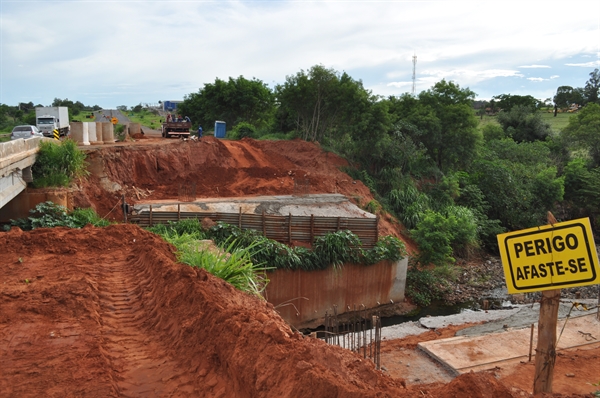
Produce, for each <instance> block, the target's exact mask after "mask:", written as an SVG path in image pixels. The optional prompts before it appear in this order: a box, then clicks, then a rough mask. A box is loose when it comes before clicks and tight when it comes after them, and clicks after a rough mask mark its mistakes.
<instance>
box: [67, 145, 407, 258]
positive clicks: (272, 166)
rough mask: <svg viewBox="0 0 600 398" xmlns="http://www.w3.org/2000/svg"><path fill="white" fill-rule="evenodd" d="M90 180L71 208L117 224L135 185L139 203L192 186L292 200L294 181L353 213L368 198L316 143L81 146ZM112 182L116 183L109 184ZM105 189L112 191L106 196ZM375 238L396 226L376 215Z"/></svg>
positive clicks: (206, 194)
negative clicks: (342, 201) (350, 206)
mask: <svg viewBox="0 0 600 398" xmlns="http://www.w3.org/2000/svg"><path fill="white" fill-rule="evenodd" d="M87 149H88V152H87V155H88V159H87V161H88V163H89V165H90V166H89V170H90V171H91V173H92V175H91V176H90V177H89V178H88V179H87V180H84V181H81V183H80V186H81V188H82V189H81V191H80V192H79V193H77V194H76V195H75V203H74V204H75V206H77V207H90V206H92V207H94V208H95V209H96V210H97V212H98V213H99V214H100V215H101V216H104V215H106V214H109V217H108V218H109V219H113V220H121V219H122V214H121V212H120V208H119V207H118V206H117V207H115V205H118V203H119V201H120V200H121V195H122V194H125V195H126V199H127V201H128V203H135V202H137V201H139V199H140V198H138V197H137V196H136V195H135V192H134V191H133V190H128V189H126V188H130V187H132V186H135V187H136V188H138V189H142V190H144V191H145V192H148V190H149V191H150V192H151V194H150V195H149V196H147V197H144V198H143V199H144V200H159V199H173V200H177V197H178V191H179V186H180V184H191V183H195V184H196V196H197V197H198V198H215V197H239V196H256V195H292V194H294V182H295V181H296V180H308V181H309V182H310V193H312V194H318V193H340V194H343V195H345V196H346V197H348V198H349V199H350V200H351V201H353V202H354V203H355V204H357V205H358V206H359V207H365V206H366V204H367V203H369V202H370V201H371V200H373V195H372V194H371V192H370V190H369V188H367V187H366V186H365V185H364V184H363V183H362V182H360V181H358V180H353V179H352V178H351V177H350V176H348V175H347V174H345V173H344V172H342V171H341V170H340V168H341V167H344V166H347V165H348V163H347V162H346V161H345V160H344V159H342V158H340V157H339V156H337V155H335V154H333V153H331V152H326V151H324V150H323V149H322V148H321V147H320V146H319V145H318V144H315V143H310V142H305V141H301V140H294V141H258V140H253V139H248V138H246V139H243V140H241V141H229V140H219V139H216V138H214V137H210V136H209V137H204V138H203V139H201V140H200V141H193V140H188V141H181V140H165V139H153V138H150V139H146V140H143V142H135V143H125V144H121V145H105V146H98V147H92V148H90V147H87ZM114 183H117V184H118V185H114ZM107 186H109V187H110V186H113V187H114V188H113V190H112V192H111V191H110V190H108V189H107V188H106V187H107ZM379 225H380V227H379V234H380V236H383V235H395V236H398V237H400V238H401V239H403V240H405V242H407V248H408V250H409V251H410V252H412V251H414V247H413V245H412V243H411V242H410V241H408V240H407V239H405V238H403V237H402V233H401V229H400V225H399V224H398V223H397V221H395V220H393V218H392V217H391V216H390V215H388V214H381V218H380V223H379Z"/></svg>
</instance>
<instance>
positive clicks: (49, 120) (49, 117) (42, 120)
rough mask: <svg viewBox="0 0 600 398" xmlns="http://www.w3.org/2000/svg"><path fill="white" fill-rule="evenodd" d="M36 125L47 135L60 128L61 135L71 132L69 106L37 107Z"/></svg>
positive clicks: (51, 134)
mask: <svg viewBox="0 0 600 398" xmlns="http://www.w3.org/2000/svg"><path fill="white" fill-rule="evenodd" d="M35 125H36V126H37V128H38V130H40V132H41V133H42V134H44V136H46V137H52V136H53V135H54V133H53V131H54V130H58V132H59V134H60V136H61V137H62V136H65V135H67V134H69V128H70V127H69V108H67V107H66V106H44V107H39V108H35Z"/></svg>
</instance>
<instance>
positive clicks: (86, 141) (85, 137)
mask: <svg viewBox="0 0 600 398" xmlns="http://www.w3.org/2000/svg"><path fill="white" fill-rule="evenodd" d="M81 124H82V125H83V134H82V138H81V143H82V144H83V145H90V132H89V130H88V127H89V125H90V124H89V123H88V122H82V123H81Z"/></svg>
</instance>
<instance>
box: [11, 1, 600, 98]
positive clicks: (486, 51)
mask: <svg viewBox="0 0 600 398" xmlns="http://www.w3.org/2000/svg"><path fill="white" fill-rule="evenodd" d="M0 15H1V32H0V33H1V37H0V41H1V43H0V44H1V46H0V67H1V68H0V84H1V87H0V103H5V104H8V105H17V104H18V103H19V102H29V101H32V102H33V103H34V104H38V103H40V104H42V105H50V104H51V103H52V101H53V99H54V98H61V99H64V98H68V99H70V100H73V101H81V102H83V103H84V104H86V105H100V106H102V107H104V108H114V107H116V106H117V105H127V106H133V105H136V104H138V103H157V102H158V101H159V100H178V99H183V98H184V96H185V95H187V94H190V93H193V92H197V91H198V89H200V88H202V87H203V86H204V84H205V83H214V81H215V79H216V78H219V79H223V80H227V79H228V78H229V77H234V78H235V77H238V76H244V77H245V78H247V79H252V78H256V79H259V80H262V81H263V82H265V83H266V84H268V85H269V87H271V88H273V87H274V86H275V85H276V84H281V83H283V82H284V81H285V79H286V76H291V75H295V74H296V73H298V72H300V71H301V70H307V69H309V68H310V67H312V66H314V65H319V64H320V65H323V66H325V67H327V68H333V69H334V70H336V71H338V72H344V71H345V72H347V73H348V74H349V75H350V76H352V78H354V79H355V80H361V81H362V82H363V84H364V86H365V88H367V89H368V90H371V91H372V92H373V94H377V95H383V96H388V95H400V94H402V93H405V92H411V90H412V70H413V63H412V57H413V55H416V56H417V65H416V88H417V92H420V91H422V90H426V89H428V88H430V87H431V85H432V84H434V83H435V82H437V81H439V80H441V79H443V78H445V79H446V80H452V81H454V82H456V83H458V84H459V85H460V86H461V87H469V88H470V89H471V90H473V91H474V92H475V93H476V94H477V96H478V98H479V99H490V98H491V97H492V96H494V95H498V94H509V93H510V94H519V95H532V96H534V97H536V98H539V99H542V100H543V99H545V98H548V97H552V96H553V95H554V93H555V92H556V88H557V87H558V86H563V85H568V86H573V87H583V86H584V85H585V82H586V81H587V79H588V78H589V73H590V72H592V71H593V70H594V68H600V61H599V59H600V1H597V0H596V1H531V0H520V1H500V0H499V1H305V0H297V1H275V0H271V1H269V0H264V1H249V0H246V1H201V0H189V1H175V0H154V1H152V0H144V1H134V0H116V1H111V0H101V1H94V0H64V1H52V0H42V1H30V0H0Z"/></svg>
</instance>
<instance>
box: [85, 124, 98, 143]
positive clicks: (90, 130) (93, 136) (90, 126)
mask: <svg viewBox="0 0 600 398" xmlns="http://www.w3.org/2000/svg"><path fill="white" fill-rule="evenodd" d="M87 125H88V135H89V139H90V144H91V143H92V142H96V122H87Z"/></svg>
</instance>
